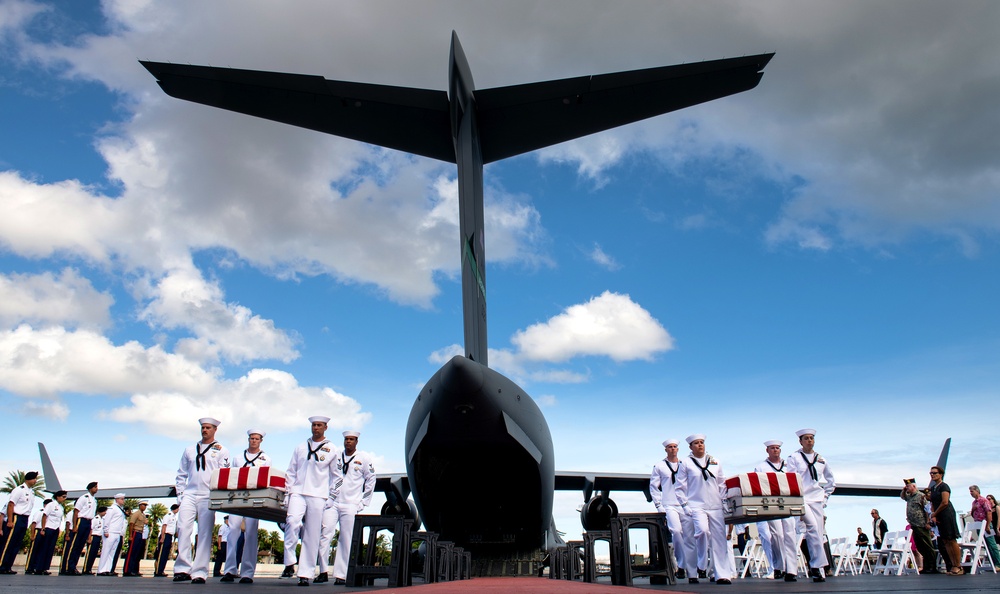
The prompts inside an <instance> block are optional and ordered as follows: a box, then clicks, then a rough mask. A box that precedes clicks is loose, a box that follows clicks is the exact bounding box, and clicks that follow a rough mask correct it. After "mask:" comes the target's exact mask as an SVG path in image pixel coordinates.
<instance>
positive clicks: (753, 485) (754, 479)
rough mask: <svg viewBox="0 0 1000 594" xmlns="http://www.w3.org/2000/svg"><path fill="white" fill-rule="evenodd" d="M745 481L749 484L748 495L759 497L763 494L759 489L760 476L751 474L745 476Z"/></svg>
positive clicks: (754, 473)
mask: <svg viewBox="0 0 1000 594" xmlns="http://www.w3.org/2000/svg"><path fill="white" fill-rule="evenodd" d="M747 480H748V481H749V482H750V493H749V495H754V496H758V497H759V496H760V495H763V494H764V493H763V492H762V491H761V488H760V475H759V474H757V473H756V472H751V473H748V474H747Z"/></svg>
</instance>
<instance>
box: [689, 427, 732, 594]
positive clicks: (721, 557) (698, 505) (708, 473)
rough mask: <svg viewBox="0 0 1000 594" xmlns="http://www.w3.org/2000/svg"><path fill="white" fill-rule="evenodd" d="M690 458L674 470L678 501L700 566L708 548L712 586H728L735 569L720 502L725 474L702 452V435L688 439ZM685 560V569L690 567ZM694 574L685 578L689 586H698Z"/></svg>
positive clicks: (703, 444)
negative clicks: (688, 518)
mask: <svg viewBox="0 0 1000 594" xmlns="http://www.w3.org/2000/svg"><path fill="white" fill-rule="evenodd" d="M687 442H688V446H689V447H690V448H691V455H690V456H688V457H687V458H685V459H684V460H682V462H681V467H680V470H678V471H677V488H676V493H677V501H678V502H680V504H681V506H682V507H683V508H684V512H685V513H686V514H687V515H688V516H689V517H690V518H691V521H692V523H693V527H694V529H693V531H692V534H691V537H692V539H693V540H694V542H695V546H696V547H697V551H698V553H697V555H698V560H699V567H698V569H699V570H701V569H705V568H704V567H702V566H701V565H700V560H701V559H702V555H703V551H706V552H707V550H708V549H709V548H711V552H712V568H713V569H714V570H715V583H717V584H731V583H732V579H733V578H734V577H736V567H735V566H734V565H733V562H732V560H731V559H732V558H731V557H730V556H729V550H728V549H729V541H728V540H726V521H725V517H724V516H723V513H722V500H723V499H724V498H725V496H726V492H727V489H726V475H725V473H724V472H723V470H722V464H720V463H719V461H718V460H716V459H715V458H713V457H712V456H709V455H708V454H707V453H706V452H705V436H704V435H703V434H701V433H696V434H694V435H689V436H688V437H687ZM692 562H693V561H692V560H689V561H688V566H689V567H690V566H691V564H692ZM697 582H698V577H697V576H696V575H690V574H689V575H688V583H697Z"/></svg>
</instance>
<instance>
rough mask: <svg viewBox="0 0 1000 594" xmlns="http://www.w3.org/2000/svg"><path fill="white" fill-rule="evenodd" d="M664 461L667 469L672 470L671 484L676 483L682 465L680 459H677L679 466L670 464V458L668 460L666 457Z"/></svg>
mask: <svg viewBox="0 0 1000 594" xmlns="http://www.w3.org/2000/svg"><path fill="white" fill-rule="evenodd" d="M663 461H664V462H665V463H666V464H667V470H669V471H670V484H671V485H673V484H676V483H677V471H678V470H680V467H681V463H680V461H679V460H678V461H677V468H674V467H673V466H671V465H670V460H667V459H666V458H664V459H663Z"/></svg>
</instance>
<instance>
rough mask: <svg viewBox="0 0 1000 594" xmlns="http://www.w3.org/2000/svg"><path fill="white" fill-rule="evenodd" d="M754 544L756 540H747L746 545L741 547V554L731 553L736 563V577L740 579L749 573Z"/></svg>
mask: <svg viewBox="0 0 1000 594" xmlns="http://www.w3.org/2000/svg"><path fill="white" fill-rule="evenodd" d="M756 542H757V539H756V538H748V539H747V542H746V544H745V545H743V552H742V553H738V554H737V553H736V552H733V561H735V562H736V575H738V576H740V577H741V578H745V577H747V573H748V572H749V571H750V556H751V555H752V554H753V549H754V545H755V544H756Z"/></svg>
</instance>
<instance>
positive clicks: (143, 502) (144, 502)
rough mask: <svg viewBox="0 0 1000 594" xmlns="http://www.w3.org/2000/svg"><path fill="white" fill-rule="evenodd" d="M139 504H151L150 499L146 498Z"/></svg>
mask: <svg viewBox="0 0 1000 594" xmlns="http://www.w3.org/2000/svg"><path fill="white" fill-rule="evenodd" d="M139 505H149V501H148V500H146V499H143V500H142V501H140V502H139Z"/></svg>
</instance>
